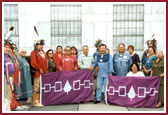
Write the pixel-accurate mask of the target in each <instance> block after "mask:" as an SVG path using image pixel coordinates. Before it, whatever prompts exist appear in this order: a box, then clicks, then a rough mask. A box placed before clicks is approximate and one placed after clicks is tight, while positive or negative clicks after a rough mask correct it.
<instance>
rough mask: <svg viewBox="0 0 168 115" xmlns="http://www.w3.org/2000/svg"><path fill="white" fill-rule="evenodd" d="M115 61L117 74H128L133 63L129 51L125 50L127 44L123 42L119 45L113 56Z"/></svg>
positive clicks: (115, 72)
mask: <svg viewBox="0 0 168 115" xmlns="http://www.w3.org/2000/svg"><path fill="white" fill-rule="evenodd" d="M113 63H114V75H115V76H126V75H127V73H128V72H129V70H130V66H131V64H132V59H131V56H130V55H129V53H128V52H126V51H125V45H124V44H123V43H120V44H119V45H118V51H117V53H115V54H114V56H113Z"/></svg>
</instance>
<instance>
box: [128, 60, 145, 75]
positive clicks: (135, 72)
mask: <svg viewBox="0 0 168 115" xmlns="http://www.w3.org/2000/svg"><path fill="white" fill-rule="evenodd" d="M130 70H131V71H130V72H128V74H127V76H130V77H132V76H137V77H144V76H145V75H144V74H143V72H141V71H140V69H139V64H137V63H133V64H131V66H130Z"/></svg>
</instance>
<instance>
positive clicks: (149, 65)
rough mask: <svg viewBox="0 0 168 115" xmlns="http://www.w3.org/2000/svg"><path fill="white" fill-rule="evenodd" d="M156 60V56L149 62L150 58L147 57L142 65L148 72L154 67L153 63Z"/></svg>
mask: <svg viewBox="0 0 168 115" xmlns="http://www.w3.org/2000/svg"><path fill="white" fill-rule="evenodd" d="M156 58H157V57H156V56H152V57H151V59H150V60H149V56H147V57H146V58H145V59H144V63H142V65H143V66H145V68H146V69H147V70H149V69H150V68H151V67H152V62H153V60H155V59H156ZM148 60H149V64H148V67H147V63H148Z"/></svg>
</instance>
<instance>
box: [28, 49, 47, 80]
mask: <svg viewBox="0 0 168 115" xmlns="http://www.w3.org/2000/svg"><path fill="white" fill-rule="evenodd" d="M30 64H31V65H32V67H33V68H35V69H36V70H37V71H36V73H35V74H34V75H33V77H40V69H42V70H43V72H44V73H46V72H48V68H47V55H46V54H45V52H44V51H41V52H39V51H37V57H36V52H35V50H33V51H32V52H31V55H30Z"/></svg>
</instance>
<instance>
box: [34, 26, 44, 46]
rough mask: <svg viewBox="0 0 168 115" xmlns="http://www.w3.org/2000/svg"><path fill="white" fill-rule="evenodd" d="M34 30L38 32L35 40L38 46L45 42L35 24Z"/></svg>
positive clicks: (35, 44)
mask: <svg viewBox="0 0 168 115" xmlns="http://www.w3.org/2000/svg"><path fill="white" fill-rule="evenodd" d="M34 31H35V32H36V34H37V39H35V40H34V47H36V46H37V45H44V44H45V43H44V40H43V39H41V38H40V37H39V34H38V31H37V28H36V26H34Z"/></svg>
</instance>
